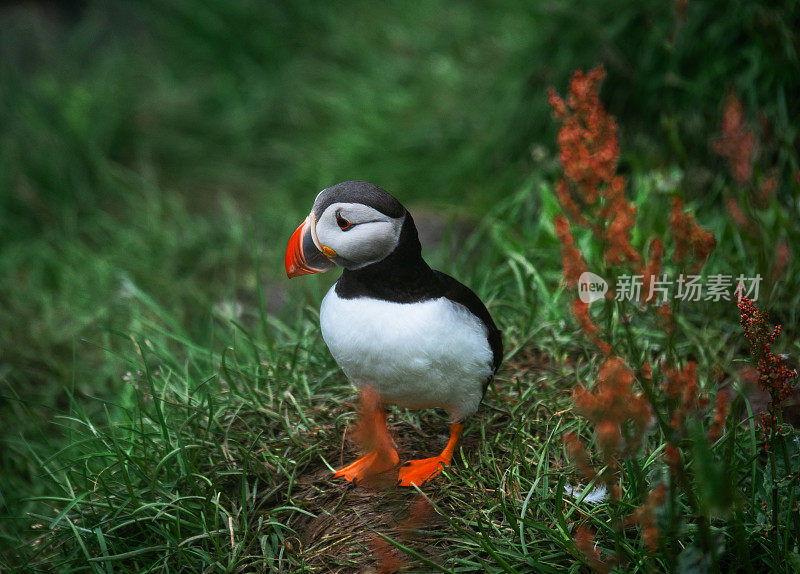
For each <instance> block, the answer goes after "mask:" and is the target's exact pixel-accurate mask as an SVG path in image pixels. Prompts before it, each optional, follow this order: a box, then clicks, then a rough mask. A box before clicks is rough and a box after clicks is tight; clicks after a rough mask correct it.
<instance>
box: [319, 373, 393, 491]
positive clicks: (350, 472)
mask: <svg viewBox="0 0 800 574" xmlns="http://www.w3.org/2000/svg"><path fill="white" fill-rule="evenodd" d="M360 411H361V420H359V422H358V425H357V426H356V430H355V432H354V435H355V439H356V442H357V443H358V444H359V445H360V446H361V448H363V450H364V451H367V454H366V456H363V457H362V458H360V459H358V460H357V461H355V462H353V463H351V464H348V465H347V466H345V467H343V468H340V469H339V470H337V471H336V472H335V473H334V474H333V478H344V479H345V480H349V481H350V482H353V483H355V482H362V481H363V480H364V479H366V478H372V477H374V476H376V475H378V474H380V473H382V472H385V471H387V470H389V469H390V468H392V467H394V466H397V463H398V462H400V457H399V456H397V451H396V450H395V449H394V446H392V438H391V436H389V429H388V428H387V427H386V410H385V409H384V407H383V405H382V404H381V402H380V396H379V395H378V393H377V392H376V391H375V390H374V389H373V388H372V387H369V386H364V387H362V389H361V406H360ZM362 452H363V451H362Z"/></svg>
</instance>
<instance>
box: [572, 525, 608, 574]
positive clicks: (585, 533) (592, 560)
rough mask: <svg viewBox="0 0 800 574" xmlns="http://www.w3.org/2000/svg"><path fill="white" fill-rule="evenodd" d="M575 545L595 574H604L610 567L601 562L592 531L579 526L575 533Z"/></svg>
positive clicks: (586, 527)
mask: <svg viewBox="0 0 800 574" xmlns="http://www.w3.org/2000/svg"><path fill="white" fill-rule="evenodd" d="M575 545H576V546H577V547H578V550H580V551H581V553H582V554H583V555H584V556H585V557H586V560H587V562H588V563H589V567H590V568H591V569H592V570H594V571H595V572H601V573H602V574H605V573H606V572H608V571H609V570H611V567H610V565H609V564H606V563H605V562H603V560H602V558H601V556H600V552H599V551H598V550H597V549H596V548H595V545H594V531H592V529H591V528H589V527H588V526H583V525H581V526H579V527H578V530H577V531H576V532H575Z"/></svg>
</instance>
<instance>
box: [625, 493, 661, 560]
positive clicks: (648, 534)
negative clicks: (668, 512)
mask: <svg viewBox="0 0 800 574" xmlns="http://www.w3.org/2000/svg"><path fill="white" fill-rule="evenodd" d="M666 496H667V486H666V485H665V484H660V485H658V487H656V489H655V490H653V491H652V492H651V493H650V494H649V496H648V497H647V500H645V501H644V504H642V505H641V506H640V507H639V508H637V509H636V512H634V513H633V515H631V516H629V517H628V518H627V519H626V520H625V523H626V524H628V525H630V524H638V525H639V526H640V527H641V528H642V538H643V539H644V544H645V546H647V548H648V549H649V550H650V552H655V551H656V550H658V535H659V531H658V526H657V525H656V510H657V509H658V508H659V507H660V506H662V505H663V504H664V499H665V498H666Z"/></svg>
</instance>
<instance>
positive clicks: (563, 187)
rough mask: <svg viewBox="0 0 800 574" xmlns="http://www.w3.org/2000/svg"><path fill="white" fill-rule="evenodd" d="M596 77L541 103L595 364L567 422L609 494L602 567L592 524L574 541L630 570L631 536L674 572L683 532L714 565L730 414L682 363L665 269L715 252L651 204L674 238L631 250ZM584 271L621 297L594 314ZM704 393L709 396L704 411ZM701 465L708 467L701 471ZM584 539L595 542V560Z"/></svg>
mask: <svg viewBox="0 0 800 574" xmlns="http://www.w3.org/2000/svg"><path fill="white" fill-rule="evenodd" d="M604 76H605V72H604V70H603V68H602V67H597V68H595V69H593V70H591V71H590V72H588V73H584V72H581V71H578V72H575V74H574V76H573V79H572V82H571V85H570V90H569V95H568V96H567V97H566V98H562V97H560V96H558V95H557V94H556V93H555V92H554V91H553V90H551V91H550V95H549V97H550V104H551V107H552V109H553V113H554V115H555V117H556V118H557V119H558V120H559V121H560V122H561V126H560V129H559V132H558V145H559V150H560V160H561V165H562V168H563V175H562V177H561V178H560V180H559V181H558V182H557V184H556V186H555V191H556V197H557V199H558V202H559V204H560V206H561V208H562V215H558V216H557V217H556V218H555V222H554V224H555V231H556V235H557V237H558V239H559V242H560V244H561V259H562V265H563V270H564V281H565V284H566V286H567V288H568V289H569V290H570V291H571V292H574V293H575V299H574V301H573V303H572V310H573V313H574V315H575V318H576V321H577V323H578V325H579V327H580V329H581V331H582V332H583V333H584V334H585V335H586V337H587V338H588V340H589V341H591V342H592V345H593V346H594V347H596V348H597V349H598V350H599V352H600V355H601V356H600V358H599V359H598V363H599V368H598V370H597V374H596V381H595V383H594V384H593V385H591V384H590V385H579V386H577V387H576V389H575V390H574V403H575V410H576V411H577V413H578V414H580V415H582V416H583V417H584V419H585V420H586V421H587V422H588V423H589V425H590V427H591V428H593V430H594V432H593V439H590V440H589V442H590V443H593V445H594V446H595V447H596V452H591V451H592V450H593V449H591V448H589V447H588V445H587V442H586V441H585V440H584V439H582V438H581V437H580V436H579V434H578V433H576V432H571V433H569V434H567V435H566V436H565V445H566V448H567V451H568V454H569V456H570V457H571V458H572V460H574V461H575V463H576V467H577V470H578V472H579V473H580V474H581V475H582V476H583V478H584V479H585V480H588V481H594V483H597V481H600V482H602V483H604V485H605V489H606V492H607V495H606V496H607V498H608V501H609V504H608V505H607V508H608V512H609V522H610V524H611V529H610V530H606V531H607V532H610V533H612V538H613V542H614V544H613V548H614V550H613V551H610V552H607V553H606V554H605V556H604V555H603V553H602V552H600V551H599V550H598V542H597V539H596V538H595V536H596V535H597V536H599V534H597V533H595V532H594V531H593V530H592V529H591V527H590V526H588V525H586V524H582V525H581V526H580V528H579V529H578V530H577V531H576V533H575V542H576V548H577V552H578V554H579V555H582V556H583V560H584V562H585V563H586V564H587V565H589V566H590V567H591V568H593V569H595V570H603V569H608V568H610V567H611V566H612V565H614V564H617V563H619V562H621V561H624V560H626V559H627V558H629V556H628V555H627V554H628V553H627V551H626V548H628V547H629V542H627V541H626V537H627V536H628V534H627V533H628V532H630V528H633V527H638V530H639V532H640V533H641V534H640V535H641V540H642V544H643V546H644V547H645V548H646V549H648V551H649V552H651V553H656V552H657V551H658V550H659V549H662V550H668V551H669V552H668V553H667V554H669V555H671V556H673V559H674V556H677V554H678V553H679V548H680V546H681V545H682V544H683V542H682V541H679V540H678V539H677V537H676V535H677V532H678V531H679V530H680V526H679V524H680V522H681V520H684V521H686V522H688V523H691V524H693V525H694V526H692V528H693V529H694V530H696V531H697V532H698V533H699V539H698V541H697V543H698V546H699V547H701V548H703V549H705V550H707V551H708V552H711V553H712V554H713V552H712V547H713V545H714V541H713V537H712V534H711V532H712V531H711V527H710V518H711V513H712V511H713V512H720V511H724V510H725V509H726V508H727V507H728V506H729V503H730V500H731V494H730V488H729V487H725V486H723V483H724V481H721V480H714V479H713V476H712V475H717V476H719V475H721V474H722V473H723V472H724V471H723V470H722V466H721V463H719V464H717V461H718V459H719V458H720V457H719V455H718V454H717V453H716V452H715V451H714V448H715V445H718V444H720V442H721V441H720V439H721V437H723V436H724V433H725V427H726V421H727V414H728V401H727V398H726V395H725V393H724V392H717V389H716V388H715V385H713V384H712V383H710V382H709V381H707V380H704V379H703V380H699V379H700V376H701V375H699V374H698V371H699V369H698V364H697V363H696V362H694V361H686V360H685V359H683V358H682V357H681V356H680V355H679V353H678V352H677V351H676V348H675V346H674V345H673V342H674V340H675V337H676V319H675V312H676V311H675V309H673V308H672V307H671V305H670V302H668V301H667V300H666V299H667V297H666V293H664V291H663V288H664V287H663V284H664V283H665V281H664V271H665V268H666V267H667V266H670V268H674V269H675V270H677V271H681V272H686V273H690V274H692V275H693V276H698V275H697V274H699V273H701V271H702V268H703V266H704V265H705V263H706V261H707V259H708V257H709V256H710V254H711V253H712V252H713V250H714V247H715V240H714V237H713V236H712V235H711V233H709V232H708V231H706V230H704V229H703V228H702V227H701V226H700V225H699V224H698V222H697V221H696V220H695V218H694V217H693V216H692V215H690V214H689V213H687V212H686V211H685V209H684V207H683V202H682V200H681V198H680V197H674V198H673V199H672V202H671V206H670V207H667V206H663V207H658V206H649V205H648V207H650V208H656V209H661V210H662V211H664V212H667V213H670V216H669V226H668V228H667V229H668V232H669V233H668V234H666V235H665V236H664V237H660V236H657V235H654V236H652V237H650V238H648V239H646V240H644V241H642V239H641V238H639V243H643V244H644V245H642V246H641V247H639V248H637V247H636V246H634V241H633V238H634V237H636V236H637V215H638V214H637V207H636V205H634V204H633V203H632V202H630V201H629V200H628V199H627V197H626V189H627V187H628V182H627V180H626V178H625V177H623V176H622V175H620V174H619V173H618V172H617V165H618V161H619V144H618V140H617V126H616V122H615V119H614V118H613V117H612V116H611V115H609V114H608V113H607V112H606V111H605V109H604V108H603V106H602V104H601V102H600V99H599V87H600V84H601V82H602V81H603V78H604ZM644 205H647V204H644ZM578 245H581V246H585V247H584V249H583V250H581V249H580V248H579V247H578ZM590 269H591V270H592V271H594V272H596V273H597V274H598V275H600V276H601V277H603V278H605V279H607V280H608V282H609V283H611V284H613V285H614V287H615V288H611V289H609V290H608V292H607V293H606V294H605V296H604V297H603V298H602V302H601V300H600V299H598V298H597V297H594V298H587V297H586V296H585V293H582V292H581V291H580V289H581V288H582V282H581V285H579V280H580V278H581V276H582V275H583V274H584V273H585V272H587V271H589V270H590ZM625 281H627V283H626V282H625ZM621 286H622V287H621ZM632 287H635V289H632ZM684 287H685V285H684ZM622 288H625V289H629V292H628V293H627V295H628V296H627V297H624V296H621V295H623V293H621V292H620V289H622ZM659 293H661V294H662V296H661V297H658V296H657V295H658V294H659ZM593 301H595V302H596V303H597V304H595V305H592V302H593ZM644 325H649V326H651V327H652V326H655V329H653V328H651V329H649V330H648V332H649V333H651V332H656V333H657V332H661V333H663V334H664V337H663V338H662V339H661V340H660V342H661V343H663V344H661V345H660V346H659V341H658V340H656V341H652V340H643V338H642V337H641V336H640V333H641V332H643V331H642V329H641V327H642V326H644ZM637 329H639V330H638V331H637ZM709 393H712V394H716V400H715V401H714V403H713V404H712V407H711V408H709V405H710V404H711V403H710V401H709V398H708V394H709ZM648 437H653V439H654V440H652V441H651V440H648ZM698 444H700V445H701V446H697V445H698ZM654 445H657V446H654ZM698 452H703V453H705V455H707V458H709V460H708V461H705V462H704V464H695V460H694V459H695V457H696V456H697V453H698ZM705 455H704V456H705ZM593 461H597V462H599V463H600V464H601V468H598V467H597V466H595V465H594V464H593ZM654 461H660V464H661V468H663V469H664V472H663V473H661V474H659V473H658V472H654V469H655V468H657V465H656V463H655V462H654ZM648 469H649V470H648ZM646 471H647V472H646ZM648 473H649V476H650V478H648V477H647V475H648ZM701 475H702V476H701ZM698 485H699V486H698ZM703 485H704V486H703ZM704 488H705V490H704ZM720 488H722V489H723V490H724V491H725V492H722V493H721V494H720V493H719V492H717V493H716V494H714V495H713V496H705V498H703V497H704V495H705V494H708V493H707V492H705V491H707V490H709V489H710V490H712V491H719V490H720ZM711 499H714V501H712V502H709V500H711ZM662 507H663V508H662ZM684 509H685V510H684ZM659 516H662V522H664V528H663V529H660V528H659ZM587 540H590V541H594V545H593V546H592V548H591V552H589V551H588V550H587V548H588V544H587ZM673 565H674V563H673Z"/></svg>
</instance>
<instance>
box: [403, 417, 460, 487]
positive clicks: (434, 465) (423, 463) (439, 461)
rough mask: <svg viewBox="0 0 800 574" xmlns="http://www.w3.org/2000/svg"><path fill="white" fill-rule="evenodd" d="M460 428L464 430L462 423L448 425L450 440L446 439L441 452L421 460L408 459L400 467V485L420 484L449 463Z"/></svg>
mask: <svg viewBox="0 0 800 574" xmlns="http://www.w3.org/2000/svg"><path fill="white" fill-rule="evenodd" d="M462 430H464V425H463V424H461V423H452V424H451V425H450V440H449V441H447V446H446V447H444V450H443V451H442V454H440V455H439V456H434V457H431V458H424V459H421V460H409V461H408V462H407V463H405V464H404V465H403V466H402V467H400V486H411V485H412V484H416V485H417V486H421V485H422V483H423V482H426V481H428V480H430V479H431V478H433V477H434V476H436V475H437V474H439V471H440V470H441V469H442V468H444V467H445V466H447V465H448V464H450V461H451V460H452V458H453V451H455V449H456V443H457V442H458V437H460V436H461V431H462Z"/></svg>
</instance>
